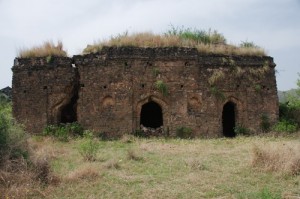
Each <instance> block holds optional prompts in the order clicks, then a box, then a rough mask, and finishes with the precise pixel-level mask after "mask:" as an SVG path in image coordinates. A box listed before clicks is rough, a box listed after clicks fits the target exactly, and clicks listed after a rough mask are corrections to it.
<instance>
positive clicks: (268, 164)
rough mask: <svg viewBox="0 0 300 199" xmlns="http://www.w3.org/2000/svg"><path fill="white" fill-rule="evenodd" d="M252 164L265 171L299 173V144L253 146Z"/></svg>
mask: <svg viewBox="0 0 300 199" xmlns="http://www.w3.org/2000/svg"><path fill="white" fill-rule="evenodd" d="M252 154H253V159H252V166H253V167H255V168H258V169H262V170H265V171H273V172H281V173H285V174H290V175H299V174H300V144H294V145H288V144H272V145H265V146H254V147H253V153H252Z"/></svg>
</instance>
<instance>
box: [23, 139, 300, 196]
mask: <svg viewBox="0 0 300 199" xmlns="http://www.w3.org/2000/svg"><path fill="white" fill-rule="evenodd" d="M299 141H300V139H299V136H297V137H293V138H291V137H290V138H275V137H237V138H234V139H225V138H220V139H208V140H204V139H196V140H180V139H139V138H133V137H130V136H127V137H124V138H123V139H121V140H118V141H97V142H98V144H99V146H100V148H99V151H98V153H97V156H96V160H95V161H92V162H89V161H85V160H84V159H83V157H82V156H81V155H80V153H79V150H78V148H79V146H80V145H81V144H82V142H83V140H82V139H74V140H71V141H69V142H59V141H56V140H55V139H53V138H50V137H33V138H31V139H30V141H29V144H30V146H31V147H32V151H33V152H34V154H35V156H36V157H42V158H47V160H48V161H49V162H50V165H51V167H50V170H51V175H52V176H53V177H54V179H56V180H54V181H53V182H52V183H50V185H46V186H44V187H40V188H37V189H36V191H33V192H30V193H28V195H27V196H28V198H59V199H63V198H72V199H75V198H89V199H93V198H293V197H295V198H297V197H298V198H299V197H300V175H299V173H298V174H297V173H290V172H289V171H290V170H289V169H286V168H287V167H286V166H284V165H285V163H286V162H287V161H289V160H290V159H292V158H295V156H297V160H298V161H299V159H300V158H299V155H300V142H299ZM258 149H259V150H265V151H267V152H270V153H276V152H278V151H287V153H279V156H283V159H280V158H279V159H276V157H278V154H277V155H276V154H275V155H274V154H273V156H272V158H273V159H274V161H275V162H271V167H270V165H269V167H268V166H267V167H266V166H265V167H263V166H261V165H260V164H258V163H257V158H259V157H260V152H259V150H258ZM288 154H289V155H291V157H288V156H289V155H288ZM292 156H294V157H292ZM272 158H271V159H272ZM284 158H285V159H284ZM255 161H256V162H255ZM272 165H277V166H278V167H273V166H272ZM281 165H283V167H282V166H281ZM296 166H298V167H299V162H298V164H297V165H296ZM298 169H299V168H298ZM298 171H299V170H298Z"/></svg>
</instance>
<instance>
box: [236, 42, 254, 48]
mask: <svg viewBox="0 0 300 199" xmlns="http://www.w3.org/2000/svg"><path fill="white" fill-rule="evenodd" d="M240 47H241V48H258V46H257V45H255V44H254V42H252V41H242V43H241V44H240Z"/></svg>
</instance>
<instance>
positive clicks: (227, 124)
mask: <svg viewBox="0 0 300 199" xmlns="http://www.w3.org/2000/svg"><path fill="white" fill-rule="evenodd" d="M235 109H236V105H235V104H234V103H233V102H227V103H226V104H225V105H224V107H223V112H222V124H223V135H224V136H225V137H235V135H236V134H235V132H234V128H235V117H236V111H235Z"/></svg>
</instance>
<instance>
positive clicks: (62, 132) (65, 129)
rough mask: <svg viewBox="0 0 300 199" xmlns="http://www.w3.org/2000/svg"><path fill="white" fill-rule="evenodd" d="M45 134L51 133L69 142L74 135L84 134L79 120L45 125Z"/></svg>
mask: <svg viewBox="0 0 300 199" xmlns="http://www.w3.org/2000/svg"><path fill="white" fill-rule="evenodd" d="M43 134H44V135H50V136H53V137H55V138H57V139H58V140H60V141H64V142H67V141H68V140H69V138H70V137H72V136H82V135H83V127H82V126H81V125H80V124H79V123H77V122H74V123H67V124H59V125H48V126H46V127H45V129H44V131H43Z"/></svg>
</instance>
